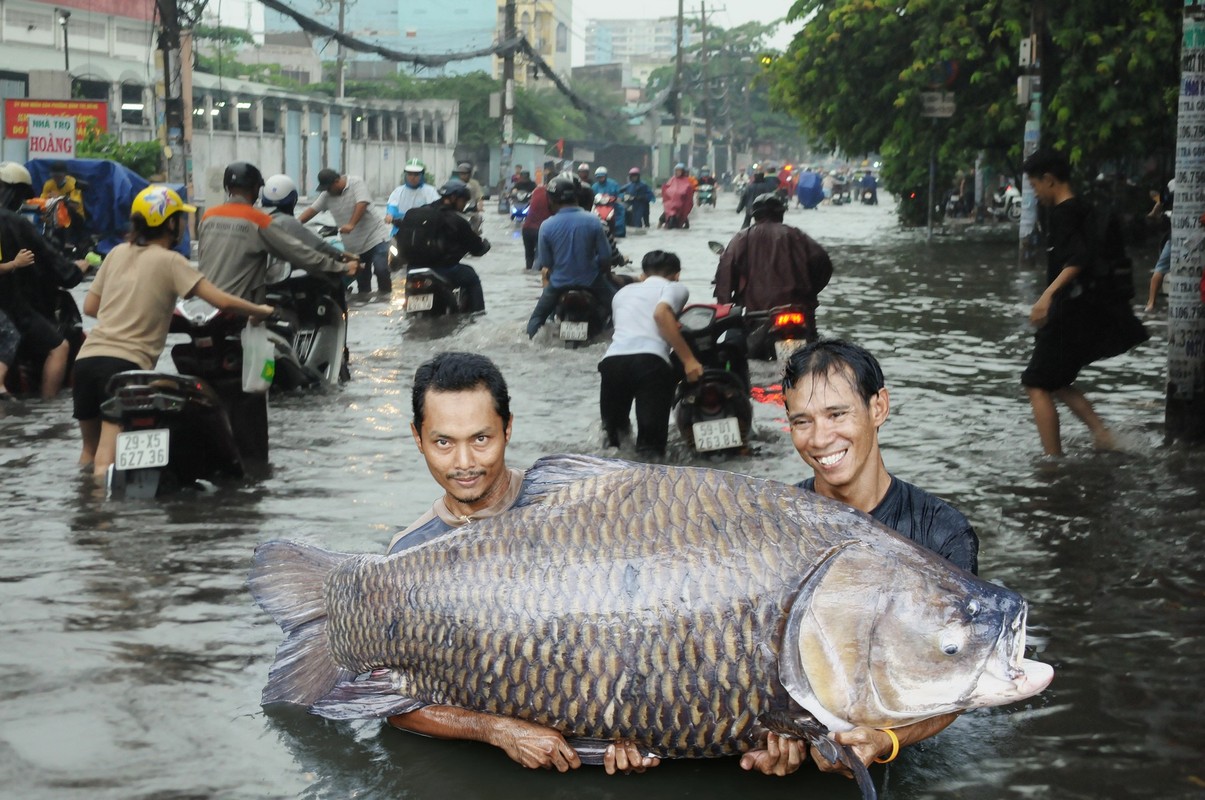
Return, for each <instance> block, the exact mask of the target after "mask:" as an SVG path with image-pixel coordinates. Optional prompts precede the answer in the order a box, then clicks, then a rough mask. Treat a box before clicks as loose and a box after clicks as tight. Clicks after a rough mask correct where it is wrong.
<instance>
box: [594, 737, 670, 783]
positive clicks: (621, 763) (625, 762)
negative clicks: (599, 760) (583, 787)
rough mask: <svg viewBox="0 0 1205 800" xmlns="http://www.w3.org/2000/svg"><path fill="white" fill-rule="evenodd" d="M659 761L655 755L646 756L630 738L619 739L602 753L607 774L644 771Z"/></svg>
mask: <svg viewBox="0 0 1205 800" xmlns="http://www.w3.org/2000/svg"><path fill="white" fill-rule="evenodd" d="M660 763H661V759H660V758H657V757H656V756H646V755H644V754H643V753H642V752H641V751H640V747H639V745H637V744H636V743H635V742H633V741H632V740H630V739H620V740H619V741H617V742H615V743H614V744H612V745H611V746H609V747H608V748H607V751H606V752H605V753H603V768H604V769H605V770H606V771H607V774H608V775H614V774H615V773H616V772H622V773H623V774H625V775H627V774H628V773H630V772H644V771H645V770H646V769H650V768H652V767H655V766H657V765H659V764H660Z"/></svg>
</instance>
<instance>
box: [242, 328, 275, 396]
mask: <svg viewBox="0 0 1205 800" xmlns="http://www.w3.org/2000/svg"><path fill="white" fill-rule="evenodd" d="M242 341H243V391H244V392H250V393H252V394H263V393H264V392H266V391H268V389H269V387H271V386H272V377H273V376H274V375H275V374H276V347H275V346H274V345H273V344H272V340H271V339H269V338H268V329H267V328H265V327H264V326H263V325H252V324H251V323H247V327H245V328H243V334H242Z"/></svg>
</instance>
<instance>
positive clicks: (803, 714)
mask: <svg viewBox="0 0 1205 800" xmlns="http://www.w3.org/2000/svg"><path fill="white" fill-rule="evenodd" d="M758 722H760V723H761V724H762V725H764V726H765V727H766V729H767V730H769V731H772V732H773V733H777V734H779V735H780V736H790V737H792V738H795V739H806V740H807V743H808V745H809V746H810V747H813V748H815V749H816V750H819V751H820V755H822V756H824V757H825V759H826V760H828V761H829V762H831V763H833V764H836V763H838V762H841V763H843V764H845V766H847V767H849V769H850V771H851V772H853V774H854V780H855V781H857V783H858V789H859V790H860V791H861V792H862V800H878V796H879V794H878V791H877V790H876V789H875V786H874V781H873V780H871V777H870V770H868V769H867V768H866V765H865V764H863V763H862V759H860V758H858V755H857V753H855V752H854V749H853V748H852V747H850V746H849V745H846V744H840V743H839V742H837V741H836V740H835V739H833V738H832V737H831V736H829V735H828V734H829V731H828V728H827V727H825V725H824V723H822V722H820V720H818V719H816V718H815V717H814V716H812V715H811V714H809V713H808V712H807V711H800V712H796V713H788V712H785V711H771V712H768V713H766V714H762V715H761V716H760V717H758Z"/></svg>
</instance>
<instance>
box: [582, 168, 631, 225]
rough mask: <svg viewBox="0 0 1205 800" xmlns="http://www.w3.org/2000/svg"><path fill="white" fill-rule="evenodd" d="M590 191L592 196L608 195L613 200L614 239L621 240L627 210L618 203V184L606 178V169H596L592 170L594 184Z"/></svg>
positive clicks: (625, 223)
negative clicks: (592, 193)
mask: <svg viewBox="0 0 1205 800" xmlns="http://www.w3.org/2000/svg"><path fill="white" fill-rule="evenodd" d="M590 191H592V192H594V196H595V197H598V196H599V195H600V194H605V195H610V196H611V197H613V198H615V217H614V219H615V230H614V235H615V237H616V238H619V239H622V238H623V237H624V236H626V235H627V219H626V217H627V209H625V208H624V205H623V203H621V202H619V184H618V183H616V182H615V181H613V180H611V179H610V178H609V177H607V168H606V167H598V168H597V169H595V170H594V183H593V184H592V185H591V186H590Z"/></svg>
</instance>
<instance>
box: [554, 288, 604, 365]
mask: <svg viewBox="0 0 1205 800" xmlns="http://www.w3.org/2000/svg"><path fill="white" fill-rule="evenodd" d="M553 316H554V317H556V319H557V321H558V322H559V323H560V327H559V330H558V331H557V338H559V339H560V340H561V341H562V342H564V343H565V347H566V348H569V349H570V350H575V349H577V348H578V347H581V346H582V345H584V344H587V343H589V342H590V340H591V339H593V338H594V337H595V336H598V335H599V334H600V333H602V331H603V330H604V329H605V328H606V327H607V324H608V323H609V322H610V321H611V310H610V309H604V308H603V307H602V303H600V302H599V300H598V297H597V296H596V295H595V294H594V292H592V291H590V290H589V289H587V288H585V287H581V286H569V287H566V288H564V289H562V290H561V293H560V295H559V296H558V297H557V301H556V310H555V311H553Z"/></svg>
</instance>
